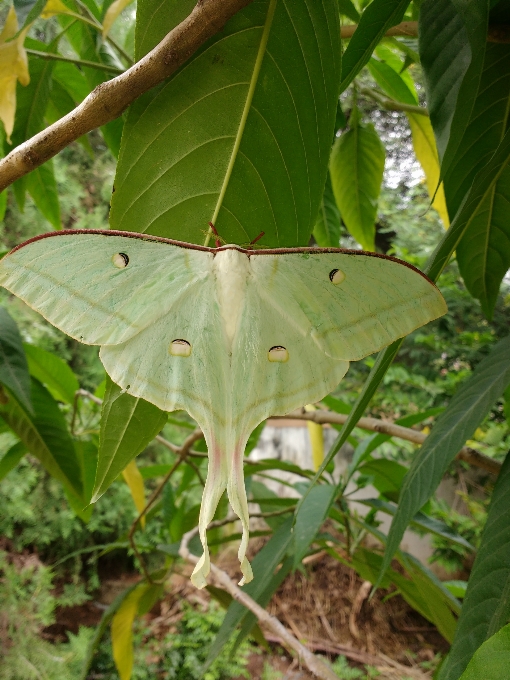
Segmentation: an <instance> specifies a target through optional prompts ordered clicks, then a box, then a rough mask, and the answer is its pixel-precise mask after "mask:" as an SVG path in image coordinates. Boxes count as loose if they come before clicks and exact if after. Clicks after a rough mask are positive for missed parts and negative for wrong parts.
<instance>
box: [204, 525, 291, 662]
mask: <svg viewBox="0 0 510 680" xmlns="http://www.w3.org/2000/svg"><path fill="white" fill-rule="evenodd" d="M291 529H292V518H289V519H288V520H287V521H286V522H284V523H283V524H281V525H280V527H279V528H278V529H277V530H276V531H275V533H274V534H273V536H272V538H271V539H270V540H269V542H268V543H267V544H266V545H265V546H264V547H263V548H262V550H261V551H260V552H259V553H257V555H256V556H255V558H254V559H253V561H252V563H251V565H252V568H253V574H254V578H253V581H251V583H249V584H248V585H247V586H245V587H244V588H243V592H245V593H247V594H248V595H249V596H250V597H252V598H253V599H254V600H255V601H256V602H259V600H260V599H261V598H262V597H263V595H264V593H265V592H266V587H267V584H268V581H269V580H270V579H272V577H273V576H274V571H275V569H276V567H277V566H278V565H279V564H280V562H281V561H282V560H283V558H284V556H285V553H286V552H287V549H288V547H289V545H290V544H291V542H292V531H291ZM247 614H248V610H247V609H246V608H245V607H243V605H242V604H239V603H238V602H232V604H231V605H230V607H229V608H228V610H227V613H226V614H225V618H224V619H223V623H222V624H221V627H220V629H219V631H218V634H217V636H216V638H215V640H214V641H213V643H212V646H211V649H210V650H209V654H208V656H207V660H206V662H205V665H204V668H203V669H202V672H204V671H205V670H206V669H207V668H209V666H210V665H211V663H212V662H213V661H214V659H216V657H217V656H218V654H219V653H220V652H221V650H222V649H223V647H224V646H225V644H226V643H227V642H228V641H229V640H230V638H231V636H232V633H233V632H234V630H235V629H236V627H237V626H238V625H239V624H241V623H242V622H243V620H244V618H245V617H246V616H247Z"/></svg>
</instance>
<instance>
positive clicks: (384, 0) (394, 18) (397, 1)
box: [340, 0, 409, 92]
mask: <svg viewBox="0 0 510 680" xmlns="http://www.w3.org/2000/svg"><path fill="white" fill-rule="evenodd" d="M408 5H409V0H373V2H371V3H370V4H369V5H368V7H367V8H366V9H365V11H364V12H363V14H362V15H361V19H360V21H359V24H358V28H357V29H356V31H355V32H354V35H353V36H352V38H351V40H350V42H349V46H348V47H347V49H346V51H345V54H344V57H343V63H342V81H341V83H340V92H343V91H344V90H345V89H346V88H347V87H348V86H349V85H350V84H351V82H352V81H353V80H354V78H355V77H356V76H357V75H358V73H359V72H360V71H361V69H362V68H363V66H365V64H367V63H368V60H369V59H370V57H371V56H372V52H373V51H374V48H375V46H376V45H377V43H378V42H379V41H380V40H381V38H382V37H383V35H384V34H385V33H386V31H387V30H388V28H391V26H394V25H395V24H398V23H399V22H400V21H402V17H403V16H404V12H405V11H406V9H407V6H408Z"/></svg>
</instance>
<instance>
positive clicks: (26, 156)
mask: <svg viewBox="0 0 510 680" xmlns="http://www.w3.org/2000/svg"><path fill="white" fill-rule="evenodd" d="M251 1H252V0H198V2H197V4H196V6H195V8H194V10H193V12H192V13H191V14H190V15H189V16H188V17H187V18H186V19H185V20H184V21H183V22H182V23H181V24H179V25H178V26H176V27H175V28H174V29H173V30H172V31H170V33H168V35H166V36H165V38H163V40H162V41H161V42H160V43H159V45H157V46H156V47H155V48H154V49H153V50H152V51H151V52H149V54H147V55H146V56H145V57H143V59H140V61H138V62H137V63H136V64H135V65H134V66H132V67H131V68H130V69H128V70H127V71H125V72H124V73H122V74H121V75H120V76H118V77H117V78H113V79H112V80H109V81H107V82H105V83H101V84H100V85H98V86H97V87H96V88H95V89H94V90H93V91H92V92H91V93H90V94H89V95H88V97H86V99H84V100H83V102H82V103H81V104H80V105H79V106H77V107H76V108H75V109H73V111H71V112H70V113H68V114H67V115H66V116H64V117H63V118H61V119H60V120H58V121H57V122H55V123H53V125H50V126H49V127H47V128H46V129H45V130H43V131H42V132H39V133H38V134H37V135H35V136H34V137H32V138H31V139H29V140H27V141H26V142H23V144H20V145H19V146H18V147H16V148H15V149H14V150H13V151H11V153H10V154H9V155H8V156H6V157H5V158H4V159H3V160H2V161H0V191H3V190H4V189H5V188H6V187H7V186H9V184H12V182H14V181H15V180H17V179H19V178H20V177H23V175H26V174H27V173H29V172H30V171H31V170H34V169H35V168H37V167H38V166H39V165H41V164H42V163H44V162H45V161H47V160H49V159H50V158H53V156H55V155H56V154H57V153H58V152H59V151H62V149H64V148H65V147H66V146H68V145H69V144H70V143H71V142H73V141H74V140H76V139H78V138H79V137H81V136H82V135H84V134H86V133H87V132H90V131H91V130H94V129H95V128H97V127H100V126H101V125H104V124H105V123H108V122H110V121H111V120H114V119H115V118H118V117H119V116H120V115H121V114H122V112H123V111H125V110H126V108H127V107H128V106H129V104H131V103H132V102H133V101H135V99H137V98H138V97H139V96H140V95H142V94H143V93H144V92H147V91H148V90H150V89H151V88H152V87H154V86H155V85H157V84H158V83H161V82H162V81H163V80H165V79H166V78H168V77H169V76H171V75H172V74H173V73H175V72H176V71H177V69H178V68H180V67H181V66H182V65H183V64H184V63H185V62H186V61H187V60H188V59H189V58H190V57H191V55H192V54H194V53H195V52H196V50H197V49H198V48H199V47H200V46H201V45H203V44H204V42H205V41H206V40H208V39H209V38H211V37H212V36H213V35H215V34H216V33H217V32H218V31H219V30H221V29H222V28H223V26H224V25H225V24H226V23H227V21H228V20H229V19H230V18H231V17H232V16H233V15H234V14H236V12H238V11H239V10H241V9H242V8H243V7H246V5H249V4H250V2H251Z"/></svg>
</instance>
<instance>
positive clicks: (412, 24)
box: [340, 21, 510, 43]
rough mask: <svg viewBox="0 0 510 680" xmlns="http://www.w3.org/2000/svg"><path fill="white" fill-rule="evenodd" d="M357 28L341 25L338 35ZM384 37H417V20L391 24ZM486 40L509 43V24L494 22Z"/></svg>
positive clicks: (348, 32)
mask: <svg viewBox="0 0 510 680" xmlns="http://www.w3.org/2000/svg"><path fill="white" fill-rule="evenodd" d="M357 28H358V24H347V25H346V26H342V28H341V31H340V37H341V38H342V39H348V38H352V36H353V35H354V31H355V30H356V29H357ZM384 36H385V37H388V38H389V37H392V36H394V37H396V36H399V37H402V38H417V37H418V22H417V21H403V22H402V23H400V24H397V25H396V26H392V27H391V28H390V29H389V30H388V31H386V33H385V34H384ZM487 42H496V43H510V26H508V25H507V24H494V25H493V26H489V30H488V32H487Z"/></svg>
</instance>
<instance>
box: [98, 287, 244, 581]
mask: <svg viewBox="0 0 510 680" xmlns="http://www.w3.org/2000/svg"><path fill="white" fill-rule="evenodd" d="M173 340H184V341H186V342H187V343H189V344H190V346H191V353H190V355H189V356H174V355H172V354H171V353H170V351H169V350H170V345H171V344H172V341H173ZM99 356H100V358H101V361H102V362H103V365H104V367H105V369H106V371H107V373H108V374H109V375H110V376H111V378H112V380H113V381H114V382H115V383H117V384H118V385H120V386H121V387H122V388H124V389H125V390H127V391H128V392H129V393H130V394H132V395H134V396H137V397H141V398H143V399H146V400H147V401H150V402H152V403H153V404H156V406H159V408H161V409H163V410H164V411H173V410H177V409H184V410H186V411H187V412H188V413H189V414H190V415H191V416H192V417H193V418H194V419H195V420H196V421H197V422H198V424H199V425H200V427H201V428H202V431H203V432H204V435H205V438H206V441H207V447H208V452H209V467H208V471H207V481H206V485H205V489H204V494H203V498H202V505H201V509H200V521H199V529H200V538H201V540H202V544H203V546H204V553H203V555H202V557H201V559H200V561H199V563H198V565H197V567H196V568H195V571H194V572H193V576H192V581H193V583H194V584H195V585H196V586H197V587H198V588H203V587H204V586H205V585H206V581H205V578H206V576H207V574H208V573H209V551H208V548H207V540H206V527H207V525H208V524H209V522H210V521H211V520H212V519H213V517H214V513H215V511H216V507H217V505H218V502H219V500H220V498H221V496H222V494H223V492H224V490H225V488H226V486H227V479H228V475H229V470H230V468H231V463H230V460H231V455H232V449H231V447H230V441H231V431H230V427H229V424H230V417H229V416H230V412H229V403H230V398H229V394H230V393H229V390H230V379H229V375H230V366H229V355H228V350H227V345H226V342H225V337H224V331H223V325H222V320H221V313H220V309H219V306H218V302H217V299H216V295H215V289H214V286H208V285H207V284H203V285H198V286H195V287H194V288H192V289H190V290H188V291H187V292H186V293H185V294H183V295H182V296H181V297H180V298H179V300H178V301H177V302H176V303H175V304H174V305H172V309H171V311H170V312H168V313H167V314H165V315H164V316H161V317H160V318H159V319H158V320H157V321H156V322H154V323H153V324H152V325H151V326H150V327H149V328H146V329H144V330H142V331H140V332H139V333H138V334H137V335H135V336H134V337H132V338H131V339H129V340H127V341H126V342H124V343H122V344H118V345H107V346H103V347H101V351H100V355H99ZM247 568H249V565H248V567H246V566H245V565H244V571H245V572H246V573H247V574H248V575H249V572H248V571H247Z"/></svg>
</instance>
